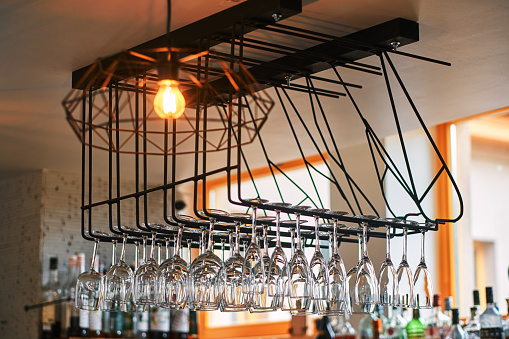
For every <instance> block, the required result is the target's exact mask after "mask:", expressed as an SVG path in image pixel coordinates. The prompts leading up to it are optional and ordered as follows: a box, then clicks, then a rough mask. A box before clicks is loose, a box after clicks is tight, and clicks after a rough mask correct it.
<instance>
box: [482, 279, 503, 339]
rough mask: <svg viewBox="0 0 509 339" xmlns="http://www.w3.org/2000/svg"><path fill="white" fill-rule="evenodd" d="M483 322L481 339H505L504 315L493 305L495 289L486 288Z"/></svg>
mask: <svg viewBox="0 0 509 339" xmlns="http://www.w3.org/2000/svg"><path fill="white" fill-rule="evenodd" d="M479 320H480V322H481V339H503V338H504V330H503V324H502V315H501V314H500V313H499V312H498V310H497V309H496V308H495V305H494V303H493V288H492V287H486V310H484V312H483V313H482V314H481V316H480V317H479Z"/></svg>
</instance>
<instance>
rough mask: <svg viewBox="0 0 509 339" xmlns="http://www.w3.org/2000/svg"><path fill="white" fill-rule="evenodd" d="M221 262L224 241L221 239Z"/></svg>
mask: <svg viewBox="0 0 509 339" xmlns="http://www.w3.org/2000/svg"><path fill="white" fill-rule="evenodd" d="M221 260H222V261H223V262H224V239H221Z"/></svg>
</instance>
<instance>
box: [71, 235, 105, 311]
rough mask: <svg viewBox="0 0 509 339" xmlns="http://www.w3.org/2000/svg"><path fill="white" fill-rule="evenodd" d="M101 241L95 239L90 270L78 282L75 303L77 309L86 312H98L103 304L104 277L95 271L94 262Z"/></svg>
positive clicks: (82, 274)
mask: <svg viewBox="0 0 509 339" xmlns="http://www.w3.org/2000/svg"><path fill="white" fill-rule="evenodd" d="M98 246H99V239H97V238H95V242H94V252H93V254H92V260H91V264H90V269H89V270H88V271H87V272H83V273H81V274H80V275H79V277H78V280H77V282H76V290H75V294H76V295H75V302H76V308H79V309H81V310H86V311H96V310H98V309H99V305H100V303H101V297H102V296H101V294H102V293H101V292H102V277H101V275H100V274H99V273H98V272H96V271H95V270H94V262H95V258H96V254H97V247H98Z"/></svg>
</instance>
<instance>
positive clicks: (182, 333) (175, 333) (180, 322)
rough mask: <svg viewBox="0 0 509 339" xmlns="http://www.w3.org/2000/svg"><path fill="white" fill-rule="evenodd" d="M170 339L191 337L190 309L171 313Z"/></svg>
mask: <svg viewBox="0 0 509 339" xmlns="http://www.w3.org/2000/svg"><path fill="white" fill-rule="evenodd" d="M170 319H171V322H170V339H187V338H188V337H189V309H188V308H184V309H181V310H172V311H171V312H170Z"/></svg>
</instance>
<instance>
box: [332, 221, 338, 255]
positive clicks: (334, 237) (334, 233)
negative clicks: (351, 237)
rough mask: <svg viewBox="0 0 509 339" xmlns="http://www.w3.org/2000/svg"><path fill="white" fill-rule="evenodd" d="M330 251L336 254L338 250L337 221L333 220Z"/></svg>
mask: <svg viewBox="0 0 509 339" xmlns="http://www.w3.org/2000/svg"><path fill="white" fill-rule="evenodd" d="M332 251H333V252H332V253H334V254H336V253H337V251H338V221H337V220H334V226H333V228H332Z"/></svg>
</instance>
